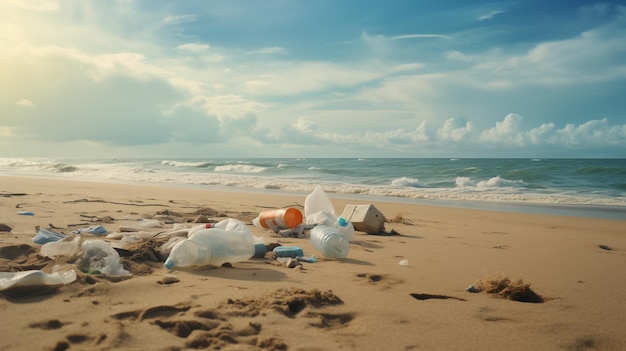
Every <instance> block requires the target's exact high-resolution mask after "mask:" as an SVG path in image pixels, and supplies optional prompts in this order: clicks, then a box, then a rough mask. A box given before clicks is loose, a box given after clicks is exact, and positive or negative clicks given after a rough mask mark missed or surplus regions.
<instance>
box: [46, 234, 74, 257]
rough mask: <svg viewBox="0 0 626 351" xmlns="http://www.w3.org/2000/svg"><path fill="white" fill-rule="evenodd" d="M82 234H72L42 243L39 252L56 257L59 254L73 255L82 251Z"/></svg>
mask: <svg viewBox="0 0 626 351" xmlns="http://www.w3.org/2000/svg"><path fill="white" fill-rule="evenodd" d="M81 240H82V238H81V236H80V235H72V236H68V237H66V238H63V239H61V240H59V241H53V242H49V243H45V244H43V245H41V249H39V254H40V255H41V256H44V257H49V258H55V257H58V256H66V257H73V256H76V255H77V254H78V252H79V251H80V242H81Z"/></svg>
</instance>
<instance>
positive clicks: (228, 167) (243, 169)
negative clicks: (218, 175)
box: [215, 164, 267, 173]
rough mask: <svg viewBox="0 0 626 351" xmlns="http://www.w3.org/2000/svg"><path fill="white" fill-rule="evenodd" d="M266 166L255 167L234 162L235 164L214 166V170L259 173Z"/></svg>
mask: <svg viewBox="0 0 626 351" xmlns="http://www.w3.org/2000/svg"><path fill="white" fill-rule="evenodd" d="M266 169H267V168H265V167H257V166H251V165H246V164H235V165H223V166H216V167H215V171H216V172H237V173H261V172H263V171H264V170H266Z"/></svg>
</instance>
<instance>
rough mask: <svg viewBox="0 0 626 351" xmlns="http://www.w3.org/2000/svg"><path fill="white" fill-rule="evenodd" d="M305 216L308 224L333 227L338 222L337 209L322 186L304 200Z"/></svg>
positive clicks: (317, 187)
mask: <svg viewBox="0 0 626 351" xmlns="http://www.w3.org/2000/svg"><path fill="white" fill-rule="evenodd" d="M304 216H305V218H306V219H305V223H306V224H323V225H328V226H332V225H333V224H334V223H335V222H336V221H337V214H336V213H335V208H334V207H333V204H332V202H330V198H328V195H326V193H325V192H324V189H322V187H321V186H319V185H318V186H316V187H315V189H313V192H311V193H310V194H309V195H307V197H306V199H305V200H304Z"/></svg>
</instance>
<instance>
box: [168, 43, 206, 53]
mask: <svg viewBox="0 0 626 351" xmlns="http://www.w3.org/2000/svg"><path fill="white" fill-rule="evenodd" d="M210 47H211V46H210V45H209V44H203V43H187V44H182V45H178V46H177V47H176V49H178V50H180V51H187V52H191V53H200V52H207V51H209V48H210Z"/></svg>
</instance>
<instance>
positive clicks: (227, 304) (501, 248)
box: [0, 176, 626, 351]
mask: <svg viewBox="0 0 626 351" xmlns="http://www.w3.org/2000/svg"><path fill="white" fill-rule="evenodd" d="M304 200H305V199H304V197H298V196H282V195H268V194H262V193H245V192H216V191H210V190H202V189H192V188H177V187H164V186H159V187H157V186H149V185H125V184H110V183H91V182H78V181H66V180H56V179H41V178H26V177H10V176H2V177H0V202H1V206H0V224H4V225H6V226H8V227H9V228H10V231H5V232H0V271H3V272H9V271H20V270H29V269H41V270H43V271H46V272H51V270H52V267H53V266H54V264H55V262H54V261H53V260H51V259H48V258H44V257H41V256H39V255H38V250H39V248H40V247H41V246H40V245H37V244H34V243H33V242H32V238H33V237H34V236H35V234H36V233H37V230H36V227H37V226H39V227H42V228H53V229H54V230H55V231H57V232H59V233H63V234H71V232H72V231H73V230H76V229H81V228H87V227H90V226H93V225H102V226H104V227H105V228H107V229H108V230H109V231H110V232H116V231H118V230H119V228H120V227H125V226H133V224H134V222H133V221H136V219H137V218H140V217H142V218H158V219H159V220H161V221H163V223H164V225H163V227H162V228H150V229H147V230H149V231H153V232H154V233H155V234H156V233H159V232H163V231H166V230H170V229H171V228H172V227H173V225H175V224H184V225H186V226H193V225H196V224H197V223H191V221H193V220H194V219H196V218H197V217H198V216H199V215H200V214H203V215H205V216H206V217H207V218H208V219H209V220H210V221H220V220H223V219H227V218H236V219H240V220H242V221H244V222H245V223H247V224H248V226H249V228H250V230H251V231H252V232H253V234H254V235H257V236H260V237H262V238H263V239H264V241H265V243H266V244H268V245H269V244H280V245H288V246H299V247H301V248H302V249H303V251H304V253H305V254H306V255H311V254H314V255H316V256H321V255H320V254H319V253H318V252H317V251H316V250H315V249H314V248H313V246H312V244H311V242H310V241H309V239H308V238H306V237H304V238H295V237H294V238H292V237H281V236H277V235H276V234H274V233H273V232H271V231H268V230H263V229H261V228H257V227H254V226H252V219H253V218H254V217H256V216H257V215H258V213H259V212H261V211H264V210H267V209H272V208H283V207H287V206H293V207H297V208H299V209H301V210H302V206H303V205H304ZM332 202H333V206H334V207H335V210H336V211H337V213H341V212H342V210H343V208H344V207H345V206H346V205H347V204H357V205H358V204H370V203H371V202H359V201H355V200H341V199H335V198H333V199H332ZM373 205H374V206H375V207H376V208H377V209H379V210H380V211H381V212H382V213H383V214H384V215H385V217H386V218H387V219H388V221H387V222H386V223H385V229H386V231H387V232H391V231H393V234H390V235H371V234H366V233H362V232H356V234H355V236H354V239H353V240H352V242H351V245H350V252H349V255H348V257H347V258H345V259H328V258H323V257H319V261H318V262H316V263H306V262H305V263H303V264H302V265H301V266H297V267H295V268H288V267H285V266H284V265H281V264H280V263H279V262H278V261H276V260H275V259H273V258H272V257H271V255H270V254H268V255H266V257H265V258H253V259H250V260H249V261H246V262H240V263H233V264H232V265H231V266H230V267H224V266H223V267H204V268H195V269H186V268H180V269H178V268H176V269H174V270H172V271H168V270H167V269H165V268H164V267H163V262H162V261H161V262H158V261H153V260H151V259H150V255H149V254H148V253H146V254H145V255H136V256H135V257H134V258H132V259H131V258H128V257H122V262H123V264H124V267H125V268H126V269H127V270H129V271H130V272H131V273H132V274H131V275H130V276H125V277H119V276H105V275H102V274H86V273H82V272H80V271H77V276H78V277H77V280H76V281H74V282H72V283H69V284H66V285H63V286H61V287H59V288H58V289H55V290H52V291H47V292H46V293H45V294H41V293H38V292H37V291H30V292H29V293H30V294H31V295H32V296H19V295H18V296H15V295H6V294H4V295H2V296H0V311H1V313H2V319H3V321H2V323H1V326H0V330H1V333H0V334H1V335H2V337H1V338H0V350H82V349H89V350H111V349H115V350H185V349H208V350H301V351H305V350H308V351H313V350H571V351H578V350H622V349H624V345H626V333H624V330H626V317H625V316H626V302H624V298H623V296H622V295H623V294H624V292H626V278H625V277H624V273H623V267H625V266H626V229H625V228H626V223H625V222H624V221H620V220H606V219H590V218H575V217H558V216H543V215H530V214H516V213H505V212H495V211H479V210H468V209H456V208H444V207H437V206H422V205H411V204H402V203H392V202H377V203H373ZM19 211H30V212H32V213H33V214H34V215H33V216H25V215H19V214H18V212H19ZM81 235H82V236H83V237H84V238H89V239H99V240H104V239H103V238H102V237H99V236H96V235H92V234H88V233H83V234H81ZM401 261H407V262H408V265H401V264H400V262H401ZM56 263H60V262H56ZM65 264H66V265H68V264H69V263H65ZM498 276H499V277H500V278H503V277H504V278H509V279H510V280H511V281H512V282H515V281H517V280H518V279H521V280H522V282H523V283H525V284H530V286H529V289H530V290H532V292H534V293H536V294H537V296H538V297H539V300H538V301H534V302H520V301H515V300H511V299H506V298H504V297H502V296H501V295H500V294H496V293H488V292H486V291H484V290H483V291H481V292H476V293H471V292H468V291H466V288H468V287H469V286H471V285H475V286H479V281H482V282H486V281H488V280H489V279H492V278H494V277H498Z"/></svg>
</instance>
